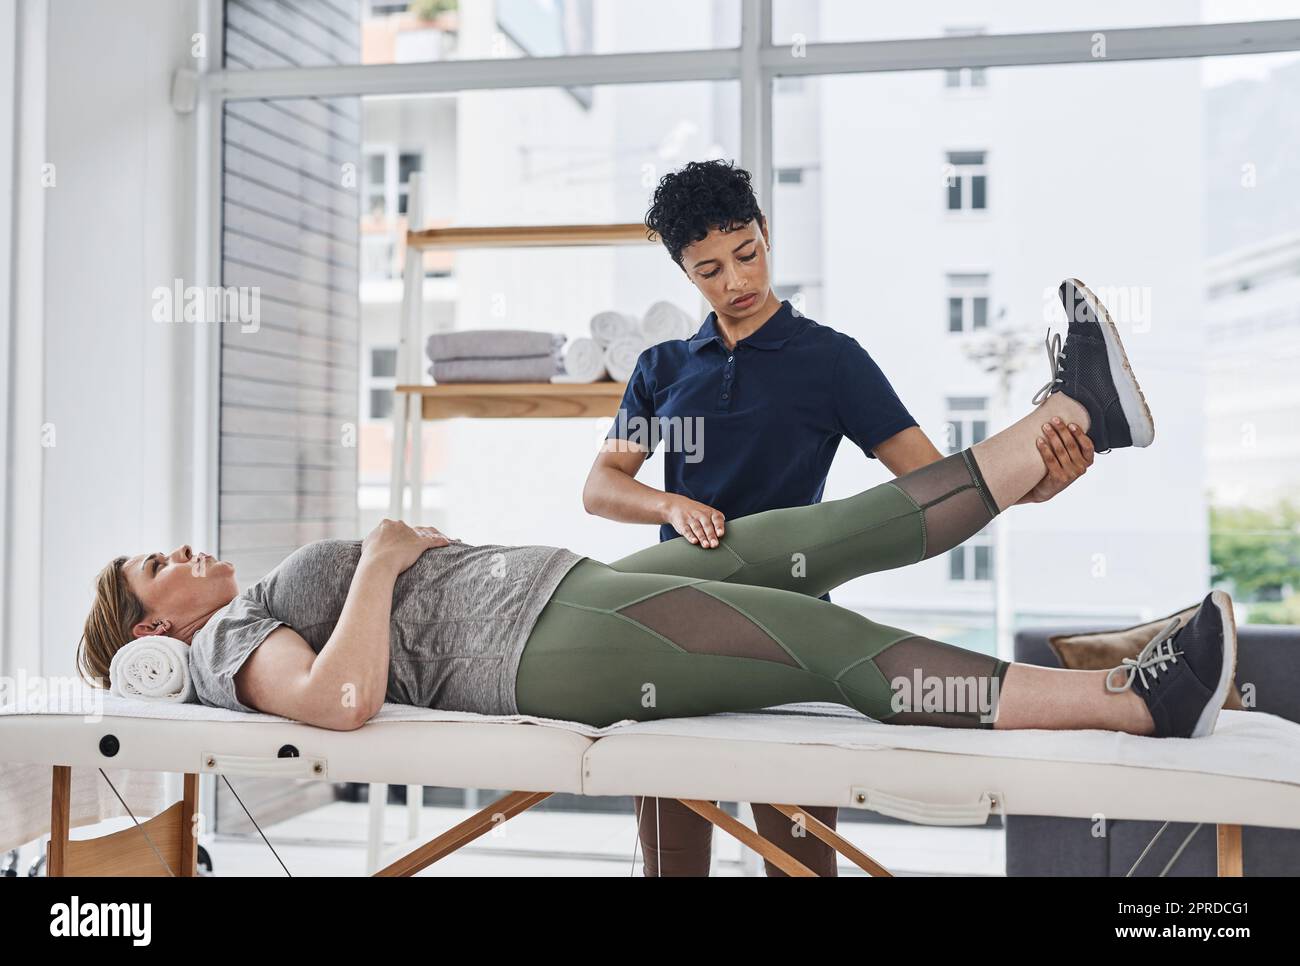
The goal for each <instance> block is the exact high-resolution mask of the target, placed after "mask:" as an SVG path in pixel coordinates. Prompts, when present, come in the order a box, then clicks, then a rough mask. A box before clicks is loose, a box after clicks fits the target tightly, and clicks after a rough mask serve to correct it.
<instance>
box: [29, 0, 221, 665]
mask: <svg viewBox="0 0 1300 966" xmlns="http://www.w3.org/2000/svg"><path fill="white" fill-rule="evenodd" d="M19 15H20V19H22V18H26V19H27V20H28V21H29V22H30V23H37V24H39V23H40V22H41V21H44V29H43V30H36V29H33V31H32V33H31V36H30V37H28V38H27V39H26V42H25V43H24V45H23V47H22V52H21V57H22V59H23V61H24V62H25V64H26V68H29V69H30V70H31V71H32V74H33V76H32V77H31V80H32V83H30V84H28V85H27V86H26V88H25V89H24V90H23V91H22V92H21V94H20V108H21V111H22V119H21V121H20V127H19V142H20V149H21V157H20V159H19V168H18V172H17V186H18V187H17V194H18V197H19V200H20V203H22V202H23V200H24V199H26V207H24V209H23V211H22V216H21V217H20V220H19V222H18V225H17V228H16V233H17V237H18V239H19V240H20V243H21V245H22V246H25V247H26V248H27V250H26V251H24V252H23V253H22V254H23V255H25V256H26V260H24V259H22V258H20V259H19V261H18V272H17V273H16V277H15V285H16V296H17V299H18V302H19V304H20V305H21V306H22V311H21V313H20V314H19V315H18V316H17V323H18V326H17V328H18V331H19V332H20V333H23V334H25V339H24V341H22V342H20V344H19V345H18V346H17V347H16V352H15V358H14V359H13V360H12V366H11V372H10V375H11V376H13V377H14V381H13V391H14V393H15V397H16V398H15V407H14V412H13V424H12V425H11V427H10V431H11V433H12V434H13V441H14V447H15V448H14V453H13V456H14V464H13V466H14V472H15V473H16V474H18V475H19V483H18V486H17V487H16V488H15V491H14V492H13V493H12V500H13V503H12V506H11V508H10V512H11V514H13V517H12V521H13V522H14V523H15V524H16V525H17V526H16V527H15V528H14V530H13V531H11V534H10V537H11V541H10V551H11V558H10V565H11V568H12V570H11V573H10V580H9V583H8V586H7V588H6V590H7V593H8V601H7V603H8V604H9V607H10V611H9V614H8V624H7V627H6V628H5V630H6V634H5V637H6V639H7V640H9V641H10V642H11V643H12V644H13V645H14V646H13V648H12V649H11V650H10V651H9V652H8V654H7V660H8V665H9V666H8V667H6V668H5V670H6V671H10V672H12V671H13V670H15V669H16V668H17V667H19V666H22V667H24V668H25V669H26V670H27V672H28V673H45V674H63V673H71V671H72V669H73V656H74V651H75V646H76V642H77V640H78V638H79V636H80V633H81V628H82V624H83V622H84V619H85V616H86V613H87V610H88V607H89V604H90V601H91V588H92V581H93V578H94V576H95V574H96V573H97V572H98V570H99V569H100V568H101V567H102V566H103V565H104V564H105V563H107V562H108V561H109V560H110V559H112V558H113V557H114V556H116V555H120V554H134V553H138V552H141V551H152V550H169V549H171V548H172V547H174V546H176V545H177V544H178V543H181V542H194V541H193V540H192V537H191V534H190V533H189V525H190V506H189V501H190V488H189V481H190V478H191V467H190V461H191V449H190V432H191V419H192V416H191V406H192V398H191V393H190V389H189V387H190V384H191V381H192V365H193V364H192V357H193V340H194V339H195V338H196V336H198V335H200V334H203V335H206V334H207V333H204V332H202V331H201V330H198V329H196V328H195V326H193V325H186V324H185V323H180V324H177V325H170V324H159V323H155V322H153V321H151V308H152V301H151V293H152V291H153V289H154V288H155V287H156V286H159V285H163V286H167V285H170V284H171V280H172V279H173V278H177V277H180V278H184V279H186V280H187V284H189V283H190V280H189V276H190V266H191V264H192V257H193V256H192V251H193V245H192V225H193V210H194V204H195V201H194V198H195V186H194V183H193V177H192V171H193V153H192V147H191V145H192V143H193V142H192V137H193V131H192V125H193V121H192V119H191V118H192V115H190V116H180V115H177V114H176V113H175V112H174V111H173V110H172V108H171V105H170V85H171V78H172V73H173V71H174V70H175V69H176V68H177V67H182V66H188V67H194V66H195V64H194V61H193V60H192V58H191V55H190V47H191V35H192V34H193V33H194V32H195V31H196V30H197V29H198V28H197V26H196V25H197V23H198V2H197V0H117V2H114V3H111V4H106V3H96V2H91V0H57V2H51V3H48V4H46V3H43V2H32V0H23V2H21V3H20V4H19ZM24 69H25V68H24V67H23V66H21V65H20V70H24ZM42 126H43V131H42V130H41V128H42ZM45 164H52V165H53V166H54V167H53V169H52V172H53V178H54V182H53V185H52V186H42V182H41V180H40V179H41V177H42V173H43V169H42V165H45ZM49 170H50V169H44V171H45V172H46V173H47V174H48V172H49ZM37 186H40V187H37ZM42 225H43V231H42V230H40V228H41V226H42ZM33 229H35V234H34V235H33ZM33 245H35V246H36V247H37V248H38V249H39V250H38V251H31V250H30V246H33ZM42 340H43V343H44V344H43V345H41V341H42ZM42 427H44V431H45V436H44V439H45V441H46V442H47V443H49V442H52V443H53V445H46V446H42ZM213 429H214V430H215V427H213ZM33 480H35V481H38V483H39V485H38V486H37V487H36V488H33V487H31V486H30V481H33ZM23 481H28V482H27V483H24V482H23Z"/></svg>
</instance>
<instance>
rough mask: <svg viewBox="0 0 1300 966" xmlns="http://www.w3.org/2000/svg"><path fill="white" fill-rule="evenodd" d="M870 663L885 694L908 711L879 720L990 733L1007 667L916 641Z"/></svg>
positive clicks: (883, 653) (960, 650)
mask: <svg viewBox="0 0 1300 966" xmlns="http://www.w3.org/2000/svg"><path fill="white" fill-rule="evenodd" d="M872 661H873V662H874V663H875V665H876V667H877V668H879V669H880V673H881V674H883V675H884V676H885V680H886V681H888V682H889V684H890V689H891V691H893V692H894V693H895V694H898V695H901V696H902V697H903V699H904V700H905V701H906V706H907V707H910V708H911V709H912V710H905V711H897V712H895V713H894V714H893V715H891V716H890V717H888V718H885V719H882V720H884V721H885V722H887V723H888V724H921V725H924V724H928V725H937V726H940V727H944V728H992V727H993V719H994V718H996V717H997V699H998V695H999V694H1000V692H1001V687H1002V679H1003V677H1005V675H1006V673H1007V668H1008V667H1010V665H1009V664H1008V663H1007V662H1006V661H1002V660H999V659H998V658H996V657H993V656H991V655H988V654H979V653H977V652H975V651H967V650H965V649H964V648H960V647H955V646H953V645H952V644H944V643H942V642H941V641H932V640H930V638H928V637H920V636H914V637H905V638H903V639H902V640H900V641H897V642H895V643H893V644H891V645H889V647H887V648H885V649H884V650H883V651H881V652H880V653H879V654H877V655H876V656H875V657H874V658H872ZM993 682H997V683H996V684H994V683H993ZM981 717H983V718H985V719H986V720H981Z"/></svg>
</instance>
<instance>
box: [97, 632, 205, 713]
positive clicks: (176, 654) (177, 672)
mask: <svg viewBox="0 0 1300 966" xmlns="http://www.w3.org/2000/svg"><path fill="white" fill-rule="evenodd" d="M108 679H109V681H110V682H111V688H110V690H111V691H112V692H113V693H114V694H116V695H117V696H118V697H121V698H146V699H148V700H151V701H171V702H176V703H188V702H192V701H196V700H198V695H197V694H196V693H195V691H194V681H193V680H192V679H191V677H190V646H189V645H188V644H186V643H185V642H184V641H178V640H176V638H174V637H158V636H149V637H137V638H136V639H135V640H134V641H132V642H131V643H129V644H127V645H126V646H125V647H121V648H118V650H117V653H115V654H114V655H113V660H112V661H111V662H110V663H109V666H108Z"/></svg>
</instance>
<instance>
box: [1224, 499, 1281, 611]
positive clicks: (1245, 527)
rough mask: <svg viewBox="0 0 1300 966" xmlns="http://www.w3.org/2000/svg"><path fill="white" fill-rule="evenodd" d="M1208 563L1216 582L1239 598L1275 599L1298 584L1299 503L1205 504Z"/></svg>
mask: <svg viewBox="0 0 1300 966" xmlns="http://www.w3.org/2000/svg"><path fill="white" fill-rule="evenodd" d="M1210 565H1211V567H1212V569H1213V579H1214V582H1215V583H1216V584H1224V583H1227V584H1230V585H1231V586H1232V589H1233V592H1234V593H1235V594H1237V595H1239V596H1240V597H1241V598H1242V599H1243V600H1247V601H1248V600H1251V599H1256V600H1258V599H1260V598H1261V597H1262V598H1264V599H1269V598H1273V599H1276V598H1277V597H1279V596H1285V595H1287V594H1288V593H1289V592H1290V591H1291V590H1292V588H1300V507H1297V506H1296V505H1295V504H1294V503H1292V502H1291V501H1289V500H1282V501H1280V502H1279V503H1278V504H1277V505H1276V506H1273V507H1269V508H1264V509H1259V508H1255V507H1211V508H1210Z"/></svg>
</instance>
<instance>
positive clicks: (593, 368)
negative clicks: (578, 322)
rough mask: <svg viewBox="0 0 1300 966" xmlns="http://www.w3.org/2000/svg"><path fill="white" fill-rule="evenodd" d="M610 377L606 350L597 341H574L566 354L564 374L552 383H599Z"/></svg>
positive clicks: (579, 339) (580, 339)
mask: <svg viewBox="0 0 1300 966" xmlns="http://www.w3.org/2000/svg"><path fill="white" fill-rule="evenodd" d="M608 376H609V373H608V372H607V371H606V370H605V350H604V349H602V348H601V347H600V345H599V344H598V343H597V342H596V340H595V339H584V338H578V339H574V340H573V341H572V342H570V343H569V348H568V351H566V352H565V353H564V373H563V375H560V376H556V377H555V378H554V379H552V380H551V381H552V382H599V381H600V380H602V379H605V378H607V377H608Z"/></svg>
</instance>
